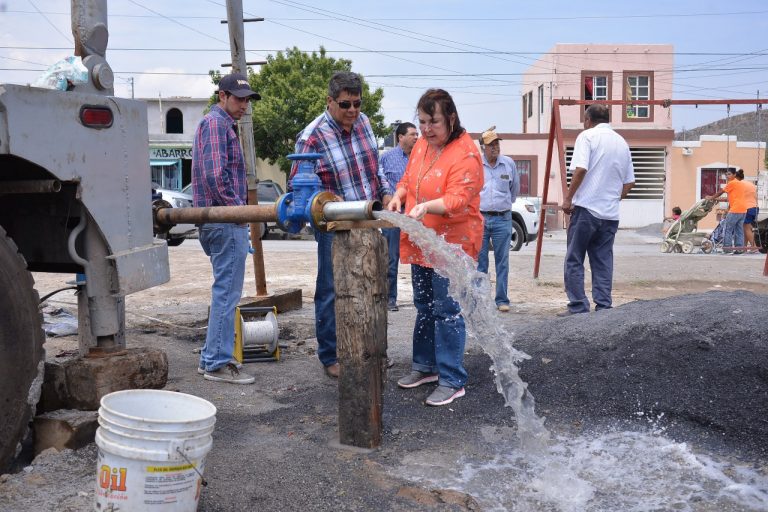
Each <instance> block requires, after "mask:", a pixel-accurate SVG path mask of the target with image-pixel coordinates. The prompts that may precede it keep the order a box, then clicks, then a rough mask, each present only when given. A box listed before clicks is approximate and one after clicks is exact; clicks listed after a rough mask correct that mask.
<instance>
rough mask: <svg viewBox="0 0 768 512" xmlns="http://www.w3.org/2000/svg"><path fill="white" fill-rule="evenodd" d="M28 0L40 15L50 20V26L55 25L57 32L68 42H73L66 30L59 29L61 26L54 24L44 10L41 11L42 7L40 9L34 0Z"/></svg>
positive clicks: (54, 28)
mask: <svg viewBox="0 0 768 512" xmlns="http://www.w3.org/2000/svg"><path fill="white" fill-rule="evenodd" d="M27 1H28V2H29V5H31V6H32V7H34V9H35V11H37V13H38V14H39V15H40V16H42V17H43V19H44V20H45V21H47V22H48V24H49V25H50V26H52V27H53V30H55V31H56V32H58V33H59V34H61V36H62V37H63V38H64V39H65V40H66V41H67V42H68V43H70V44H72V39H70V38H69V37H68V36H67V35H66V34H65V33H64V32H62V31H61V30H59V27H57V26H56V25H54V24H53V22H51V20H49V19H48V17H47V16H46V15H45V14H43V11H41V10H40V9H38V8H37V6H36V5H35V3H34V2H33V1H32V0H27Z"/></svg>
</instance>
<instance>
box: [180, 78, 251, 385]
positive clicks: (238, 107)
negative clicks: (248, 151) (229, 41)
mask: <svg viewBox="0 0 768 512" xmlns="http://www.w3.org/2000/svg"><path fill="white" fill-rule="evenodd" d="M217 94H218V97H219V101H218V103H217V104H216V105H213V106H212V107H211V110H210V112H208V114H206V115H205V117H203V119H202V120H201V121H200V124H198V126H197V130H196V131H195V136H194V142H193V144H192V196H193V200H194V205H195V206H196V207H208V206H242V205H244V204H247V199H248V185H247V183H246V177H245V160H244V159H243V150H242V148H241V147H240V140H239V139H238V137H237V133H236V132H235V122H236V121H237V120H238V119H240V118H241V117H242V116H243V114H245V111H246V109H247V107H248V102H249V101H250V100H258V99H261V96H259V94H258V93H256V92H255V91H252V90H251V87H250V85H248V79H247V78H246V77H245V76H244V75H241V74H239V73H232V74H230V75H226V76H224V77H223V78H222V79H221V81H220V82H219V90H218V93H217ZM198 230H199V238H200V245H201V246H202V248H203V251H205V254H206V256H208V257H209V258H210V259H211V267H212V268H213V286H212V287H211V309H210V312H209V313H208V331H207V333H206V336H205V345H204V346H203V350H202V351H201V352H200V364H199V366H198V373H201V374H203V377H204V378H205V379H207V380H212V381H217V382H231V383H233V384H252V383H253V382H254V378H253V377H252V376H250V375H244V374H241V373H240V371H239V367H240V366H241V365H239V364H238V363H237V362H235V360H234V359H233V358H232V356H233V352H234V349H235V308H236V307H237V304H238V303H239V302H240V294H241V293H242V291H243V279H244V277H245V259H246V256H247V255H248V245H249V242H248V227H247V225H246V224H218V223H206V224H202V225H200V226H199V228H198Z"/></svg>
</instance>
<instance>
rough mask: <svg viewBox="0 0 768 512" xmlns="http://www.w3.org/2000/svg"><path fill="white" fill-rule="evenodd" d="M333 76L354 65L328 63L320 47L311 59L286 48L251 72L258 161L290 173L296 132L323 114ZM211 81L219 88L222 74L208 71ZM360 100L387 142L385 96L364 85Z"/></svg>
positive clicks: (331, 61) (377, 90)
mask: <svg viewBox="0 0 768 512" xmlns="http://www.w3.org/2000/svg"><path fill="white" fill-rule="evenodd" d="M336 71H352V61H351V60H348V59H334V58H331V57H328V56H327V55H326V53H325V49H324V48H323V47H322V46H321V47H320V51H319V52H312V54H311V55H308V54H306V53H304V52H302V51H301V50H299V49H298V48H296V47H294V48H288V49H286V50H285V52H277V55H270V56H268V57H267V64H264V65H263V66H261V71H260V72H259V73H253V72H252V71H250V70H249V72H248V81H249V82H250V84H251V88H252V89H253V90H254V91H257V92H258V93H259V94H260V95H261V101H256V102H254V103H253V137H254V144H255V147H256V156H258V157H260V158H263V159H265V160H268V161H269V162H270V163H277V164H278V165H279V166H280V168H281V169H282V170H283V171H284V172H286V173H288V172H289V171H290V168H291V165H290V161H289V160H288V159H286V158H285V156H286V155H288V154H290V153H293V151H294V147H295V144H296V136H297V135H298V134H299V132H300V131H301V130H303V129H304V127H305V126H306V125H307V124H309V122H310V121H312V120H313V119H314V118H316V117H317V116H318V115H320V113H322V112H323V110H325V104H326V101H325V99H326V97H327V95H328V81H329V80H330V79H331V75H333V73H335V72H336ZM210 75H211V79H212V80H213V82H214V84H218V82H219V80H220V79H221V74H220V73H218V72H214V71H211V72H210ZM362 97H363V107H362V111H363V112H364V113H365V114H366V115H367V116H368V118H369V119H370V121H371V126H372V127H373V132H374V134H375V135H376V136H377V137H384V136H386V135H387V134H388V133H389V128H388V127H387V126H386V125H385V124H384V114H382V113H381V100H382V98H383V97H384V91H383V90H382V89H380V88H377V89H376V90H374V91H371V88H370V87H369V86H368V83H367V82H365V79H363V95H362ZM214 101H215V97H214Z"/></svg>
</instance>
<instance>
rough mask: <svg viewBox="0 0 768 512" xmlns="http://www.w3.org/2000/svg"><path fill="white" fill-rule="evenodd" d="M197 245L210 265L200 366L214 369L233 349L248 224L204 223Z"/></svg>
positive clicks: (210, 369)
mask: <svg viewBox="0 0 768 512" xmlns="http://www.w3.org/2000/svg"><path fill="white" fill-rule="evenodd" d="M199 234H200V245H201V246H202V247H203V251H205V254H206V256H208V257H209V258H210V259H211V267H213V286H212V287H211V310H210V313H209V314H208V332H207V334H206V336H205V346H204V347H203V351H202V352H201V353H200V367H201V368H204V369H206V370H208V371H214V370H217V369H219V368H221V367H222V366H224V365H225V364H227V363H228V362H229V361H230V360H231V359H232V353H233V352H234V349H235V308H236V307H237V304H238V303H239V302H240V294H241V293H242V291H243V279H244V278H245V259H246V257H247V256H248V246H249V241H248V227H247V226H238V225H236V224H203V225H202V226H201V227H200V228H199Z"/></svg>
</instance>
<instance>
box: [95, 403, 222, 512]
mask: <svg viewBox="0 0 768 512" xmlns="http://www.w3.org/2000/svg"><path fill="white" fill-rule="evenodd" d="M214 423H216V407H215V406H214V405H213V404H212V403H210V402H208V401H207V400H203V399H202V398H199V397H196V396H192V395H187V394H184V393H175V392H172V391H161V390H155V389H134V390H128V391H117V392H115V393H110V394H108V395H106V396H104V397H103V398H102V399H101V407H100V408H99V428H98V430H96V445H97V446H98V447H99V456H98V461H97V464H96V510H98V511H108V510H119V511H120V512H133V511H146V510H162V511H163V512H165V511H173V512H194V511H195V510H197V502H198V500H199V499H200V491H201V488H202V476H201V475H202V474H203V470H204V464H205V456H206V455H207V454H208V452H209V451H210V450H211V445H212V444H213V439H212V437H211V434H212V433H213V427H214Z"/></svg>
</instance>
